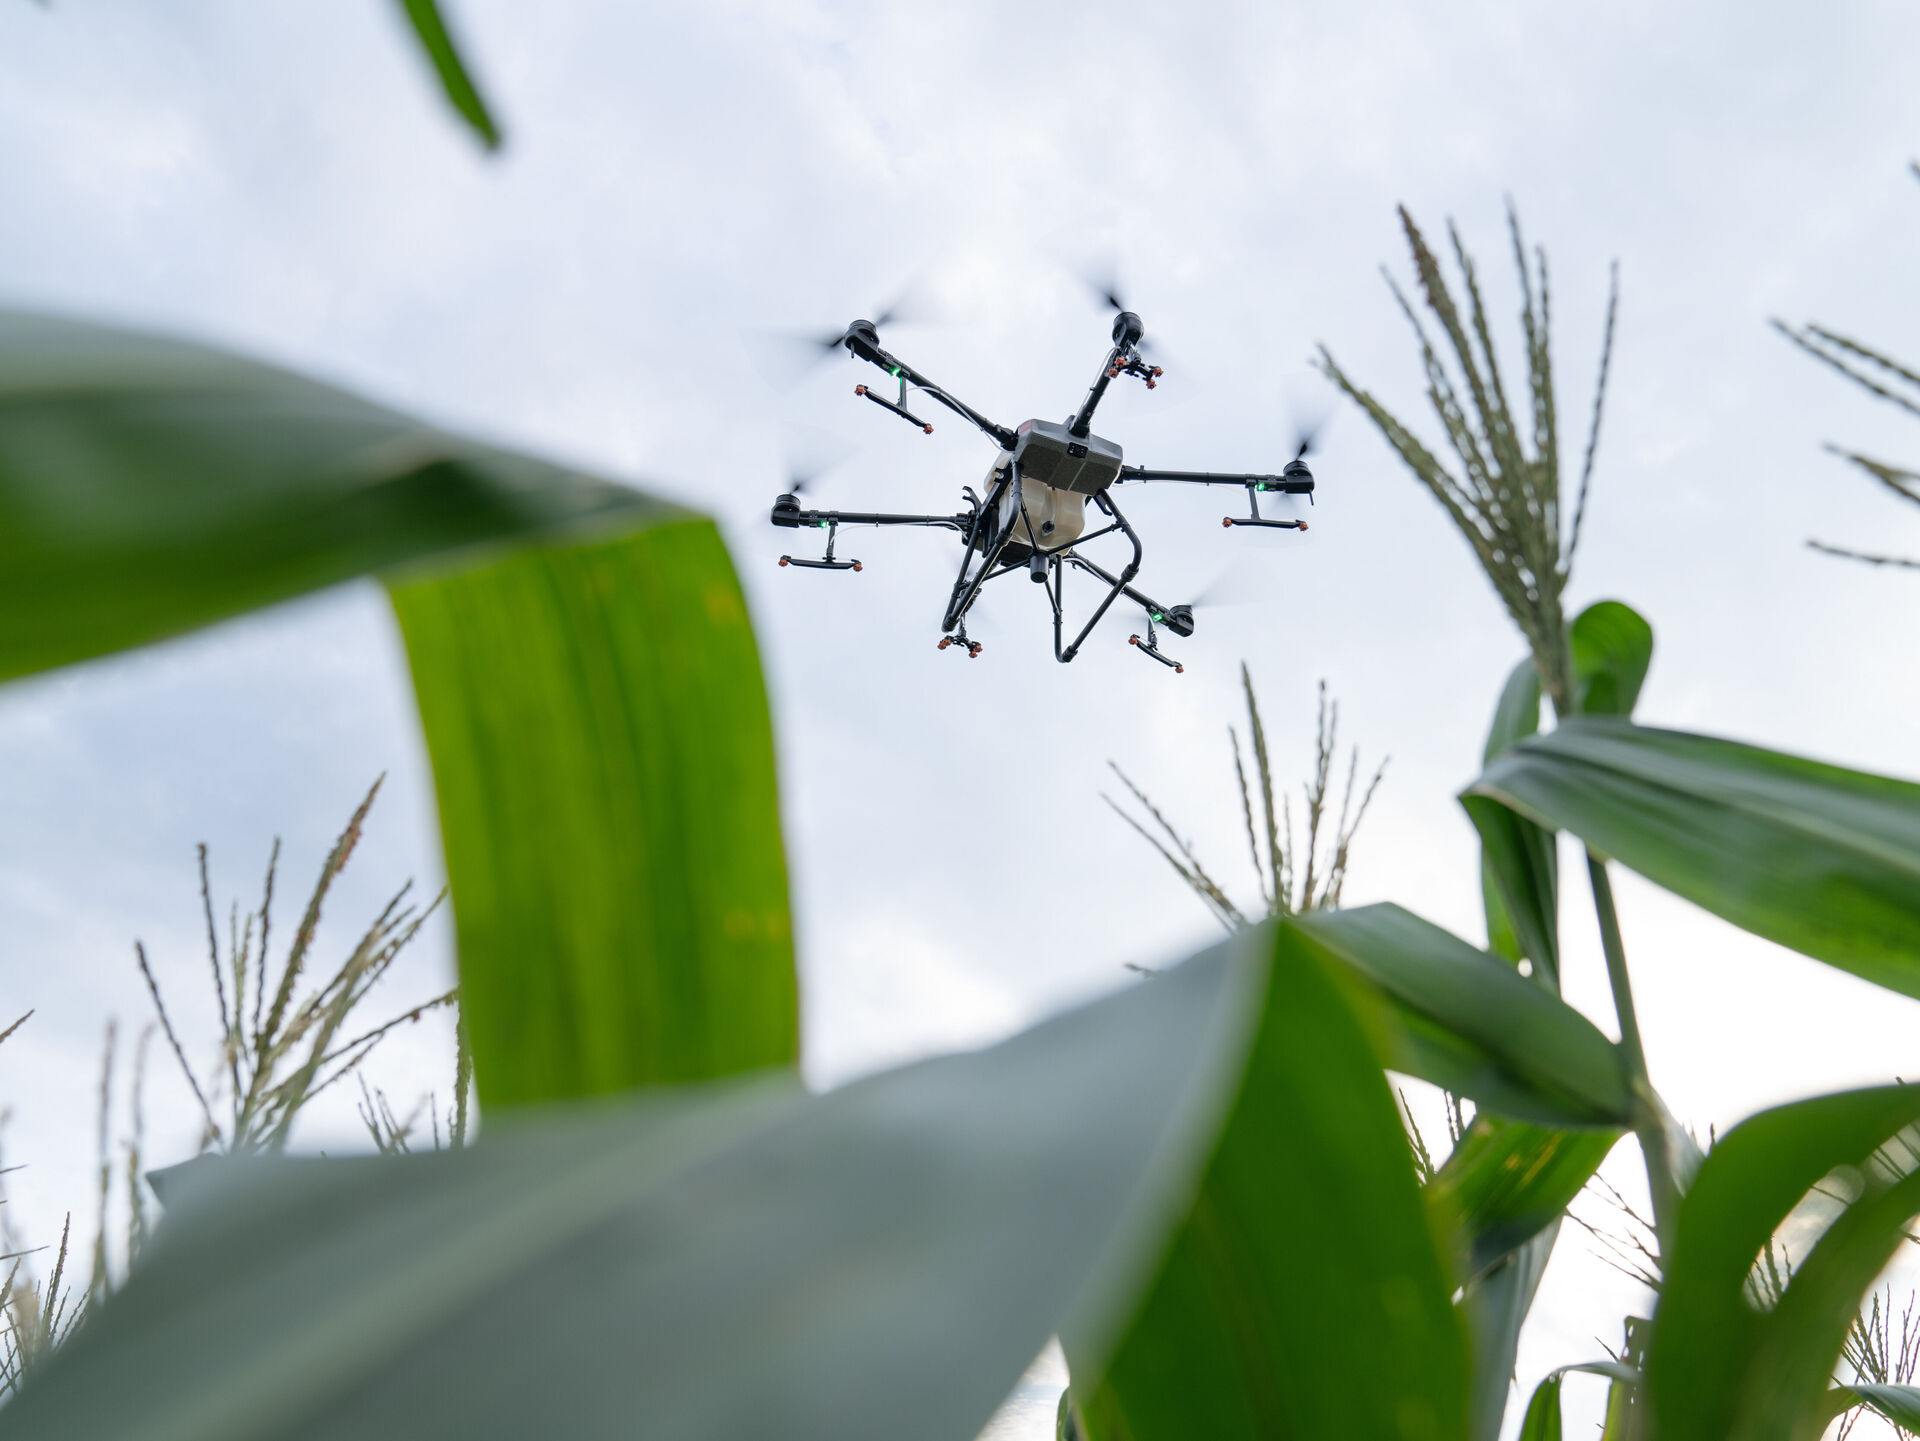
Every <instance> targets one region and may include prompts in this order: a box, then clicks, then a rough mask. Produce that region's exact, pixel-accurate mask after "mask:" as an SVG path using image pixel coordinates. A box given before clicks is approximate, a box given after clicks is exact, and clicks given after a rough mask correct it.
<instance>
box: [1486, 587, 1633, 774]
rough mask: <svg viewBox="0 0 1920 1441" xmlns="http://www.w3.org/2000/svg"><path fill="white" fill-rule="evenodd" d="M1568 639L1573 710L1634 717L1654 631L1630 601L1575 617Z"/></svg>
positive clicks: (1591, 609) (1590, 608) (1598, 605)
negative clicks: (1570, 649) (1571, 652)
mask: <svg viewBox="0 0 1920 1441" xmlns="http://www.w3.org/2000/svg"><path fill="white" fill-rule="evenodd" d="M1568 639H1569V641H1570V642H1571V645H1572V650H1573V689H1574V709H1576V710H1577V711H1579V712H1580V713H1581V714H1582V715H1611V716H1622V717H1625V716H1630V715H1632V714H1633V707H1634V704H1635V703H1636V702H1637V701H1638V700H1639V699H1640V687H1641V686H1642V685H1643V684H1644V683H1645V682H1646V679H1647V667H1648V666H1650V665H1652V664H1653V627H1652V626H1651V625H1649V624H1647V621H1646V619H1645V618H1644V617H1643V616H1641V614H1640V613H1639V612H1638V611H1636V610H1635V609H1634V608H1633V607H1632V606H1630V605H1627V604H1626V603H1625V602H1623V601H1617V600H1603V601H1599V602H1596V603H1595V604H1593V605H1590V606H1588V607H1587V608H1586V609H1585V610H1583V611H1581V612H1580V614H1579V615H1578V616H1576V617H1574V621H1573V624H1572V625H1571V626H1570V627H1569V628H1568ZM1489 759H1491V757H1489Z"/></svg>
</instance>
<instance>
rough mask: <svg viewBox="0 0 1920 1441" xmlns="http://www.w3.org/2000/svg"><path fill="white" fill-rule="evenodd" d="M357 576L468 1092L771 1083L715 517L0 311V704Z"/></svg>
mask: <svg viewBox="0 0 1920 1441" xmlns="http://www.w3.org/2000/svg"><path fill="white" fill-rule="evenodd" d="M654 527H665V528H664V529H661V530H659V531H658V532H657V533H654V532H653V530H652V528H654ZM529 540H537V541H539V542H540V543H541V544H540V548H539V549H538V550H537V551H534V552H528V553H516V552H515V551H514V549H513V546H514V545H518V544H524V543H526V542H527V541H529ZM369 572H374V573H379V574H382V575H384V576H385V577H386V578H387V579H388V580H389V581H390V583H391V585H392V588H393V593H394V596H395V602H396V606H397V608H398V610H399V612H400V616H401V620H402V623H403V626H404V628H405V631H406V636H407V641H408V650H409V656H410V659H411V662H412V666H413V670H414V675H415V681H416V690H417V694H418V697H419V700H420V705H421V712H422V717H423V719H424V721H425V723H426V729H427V739H428V742H429V747H430V750H431V752H432V755H433V760H434V769H435V783H436V786H437V788H438V791H439V799H440V806H441V813H442V817H443V821H444V823H445V826H444V836H445V840H446V851H447V859H448V867H449V873H450V876H451V880H452V886H453V891H454V910H455V919H456V923H457V926H458V929H459V935H460V941H461V949H462V958H461V959H462V971H463V984H464V986H465V987H466V989H467V1003H468V1005H469V1007H470V1012H469V1019H470V1023H471V1024H472V1025H473V1027H474V1031H475V1040H476V1043H477V1044H476V1055H477V1058H478V1072H479V1077H478V1079H479V1085H480V1089H481V1092H482V1094H483V1096H484V1097H485V1098H486V1099H487V1100H489V1101H495V1102H510V1101H520V1100H532V1099H542V1098H550V1097H555V1096H561V1095H574V1094H582V1093H586V1092H591V1091H599V1090H607V1089H612V1088H616V1087H619V1086H623V1085H632V1084H635V1083H637V1082H640V1081H645V1080H662V1079H690V1078H693V1077H698V1076H708V1075H715V1074H721V1073H725V1072H730V1071H738V1070H743V1069H751V1068H755V1067H760V1066H767V1065H776V1064H782V1063H786V1062H790V1061H791V1060H792V1059H793V1057H794V1051H795V1031H796V1021H795V1004H794V994H793V993H794V978H793V970H792V959H791V954H790V947H789V941H788V937H787V921H786V914H787V899H786V881H785V874H784V868H783V864H782V861H781V854H780V820H779V809H778V797H777V794H776V788H775V785H774V777H773V769H772V766H773V762H772V754H773V752H772V742H771V738H770V736H769V733H768V722H767V712H766V701H765V698H764V695H763V694H762V691H761V680H760V672H759V662H758V658H757V656H756V653H755V650H754V645H753V638H752V635H751V632H750V631H749V629H748V627H747V624H746V619H745V614H744V610H743V607H742V605H741V600H740V593H739V588H738V584H737V582H736V580H735V577H734V574H733V571H732V568H731V566H730V564H729V563H728V561H727V557H726V554H725V551H724V550H723V549H722V547H721V546H720V544H719V542H718V539H717V537H716V536H715V534H714V532H713V530H712V527H711V526H710V525H707V524H706V523H705V522H700V521H696V520H694V519H693V518H692V517H691V516H689V514H688V513H687V512H686V511H684V510H682V509H680V508H679V507H676V506H671V505H667V504H665V503H662V502H660V501H656V500H653V499H651V498H649V497H647V496H644V495H641V494H639V493H638V492H635V491H633V490H630V489H627V488H626V487H623V486H618V485H614V484H611V483H609V482H606V481H603V480H600V479H597V478H594V477H592V476H588V475H583V474H580V473H578V472H575V471H571V470H567V469H565V468H563V467H559V466H555V465H549V464H546V463H544V462H541V461H537V460H533V459H530V458H527V457H525V456H520V455H515V454H511V453H508V452H504V451H500V450H497V449H494V448H491V447H486V446H480V445H476V444H473V443H471V442H468V441H465V440H461V439H459V438H457V437H453V436H449V435H446V434H443V433H441V432H439V431H437V430H434V429H432V428H431V427H428V426H425V425H422V424H420V423H419V422H417V421H414V420H411V419H409V418H408V417H406V416H404V415H400V414H398V413H396V412H394V411H391V410H388V409H386V408H384V407H382V406H378V405H375V404H372V403H370V402H368V401H365V400H362V399H360V398H359V397H357V396H354V395H350V394H348V393H346V392H344V391H341V390H338V389H335V388H334V387H331V386H326V385H321V384H319V383H317V382H315V381H312V380H308V379H306V378H304V377H302V376H298V375H294V374H291V373H289V372H287V371H284V370H280V369H277V368H275V367H272V366H267V365H262V364H259V363H258V362H255V361H251V360H247V359H244V358H242V357H238V356H233V355H229V354H225V353H222V352H219V351H215V350H212V349H209V348H206V347H203V346H198V345H191V344H187V343H185V342H181V341H175V340H169V339H165V338H161V337H156V336H150V335H145V334H138V333H132V332H126V331H119V330H112V329H107V328H104V327H100V326H94V325H87V324H80V323H77V322H73V321H68V320H62V319H58V318H54V317H49V316H40V315H24V314H18V313H5V312H0V678H5V677H9V676H16V675H23V674H27V673H29V672H33V671H37V670H44V669H47V668H49V667H52V666H57V665H61V664H65V663H67V662H70V661H76V660H82V659H86V658H88V657H91V656H98V655H104V654H107V653H109V652H112V651H115V650H120V649H124V648H126V647H128V646H134V645H140V644H143V643H146V642H149V641H153V640H158V639H160V638H163V637H166V636H171V635H176V634H179V633H181V632H184V631H188V630H192V629H194V628H195V627H198V626H202V625H206V624H208V623H209V622H212V621H216V620H220V619H223V618H225V617H228V616H231V615H236V614H239V613H241V612H243V611H246V610H250V609H253V608H255V607H257V606H261V605H266V604H269V603H271V602H274V601H279V600H284V599H287V598H288V597H291V596H295V595H299V594H302V593H304V592H307V591H310V590H313V589H315V588H317V587H321V586H326V585H332V584H335V583H337V582H339V581H343V580H347V579H351V578H353V577H355V576H361V575H365V574H368V573H369ZM642 907H644V909H642Z"/></svg>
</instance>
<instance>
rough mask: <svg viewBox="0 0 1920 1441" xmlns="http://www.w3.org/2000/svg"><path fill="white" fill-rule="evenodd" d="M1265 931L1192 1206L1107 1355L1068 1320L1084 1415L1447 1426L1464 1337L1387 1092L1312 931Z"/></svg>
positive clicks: (1461, 1384)
mask: <svg viewBox="0 0 1920 1441" xmlns="http://www.w3.org/2000/svg"><path fill="white" fill-rule="evenodd" d="M1262 934H1265V935H1269V936H1271V937H1272V939H1273V941H1274V943H1275V946H1276V954H1275V963H1274V966H1273V970H1272V980H1271V983H1270V985H1269V987H1268V990H1267V992H1266V995H1265V997H1264V1000H1263V1001H1261V1002H1257V1003H1256V1004H1258V1006H1259V1012H1258V1014H1259V1022H1258V1025H1259V1029H1258V1032H1257V1034H1256V1036H1255V1040H1254V1045H1253V1051H1252V1054H1251V1056H1250V1057H1249V1059H1248V1062H1247V1066H1246V1072H1245V1076H1244V1079H1243V1081H1242V1082H1241V1086H1240V1090H1239V1093H1238V1095H1237V1096H1236V1098H1235V1099H1234V1102H1233V1105H1232V1109H1231V1110H1230V1111H1229V1113H1228V1116H1227V1121H1226V1127H1225V1130H1224V1132H1223V1133H1222V1135H1221V1137H1220V1141H1219V1144H1218V1148H1217V1149H1216V1150H1215V1152H1214V1154H1213V1156H1212V1159H1211V1160H1210V1161H1209V1162H1208V1164H1207V1167H1206V1171H1205V1173H1204V1178H1203V1179H1202V1181H1201V1185H1200V1191H1199V1195H1198V1197H1197V1198H1196V1199H1195V1201H1194V1203H1193V1206H1192V1210H1191V1212H1190V1213H1189V1215H1188V1217H1187V1220H1186V1222H1185V1224H1184V1225H1183V1226H1182V1227H1181V1229H1180V1230H1179V1232H1178V1233H1177V1235H1176V1237H1175V1240H1174V1242H1173V1246H1172V1248H1171V1250H1170V1251H1169V1252H1168V1254H1167V1257H1166V1260H1165V1262H1164V1264H1163V1265H1162V1266H1161V1268H1160V1270H1159V1273H1158V1274H1157V1275H1156V1276H1155V1278H1154V1280H1153V1283H1152V1285H1151V1288H1150V1289H1149V1291H1148V1293H1147V1297H1146V1300H1145V1302H1144V1303H1143V1304H1142V1306H1141V1307H1140V1309H1139V1312H1138V1314H1137V1315H1136V1316H1135V1318H1134V1321H1133V1324H1132V1326H1131V1328H1130V1329H1129V1330H1128V1331H1127V1332H1126V1334H1125V1337H1124V1339H1123V1340H1122V1341H1121V1343H1120V1345H1119V1347H1118V1349H1117V1350H1116V1351H1115V1352H1114V1355H1113V1359H1112V1362H1111V1364H1110V1365H1108V1366H1107V1367H1106V1368H1105V1369H1104V1371H1103V1370H1102V1369H1101V1367H1100V1366H1099V1364H1098V1360H1097V1358H1090V1357H1088V1356H1087V1355H1086V1354H1085V1351H1084V1348H1083V1347H1082V1346H1081V1345H1080V1343H1079V1341H1078V1338H1077V1336H1076V1335H1075V1333H1074V1332H1073V1331H1071V1330H1069V1331H1067V1332H1066V1333H1064V1339H1065V1341H1066V1345H1067V1356H1068V1363H1069V1365H1070V1367H1071V1368H1072V1371H1073V1375H1074V1378H1075V1379H1074V1392H1075V1396H1076V1398H1078V1399H1079V1400H1080V1409H1081V1414H1082V1417H1083V1419H1084V1420H1085V1422H1086V1426H1087V1431H1088V1434H1089V1436H1090V1437H1091V1438H1092V1441H1117V1438H1128V1441H1161V1438H1167V1441H1175V1438H1179V1441H1186V1438H1191V1437H1196V1436H1204V1437H1207V1438H1209V1441H1236V1438H1242V1437H1246V1438H1254V1437H1261V1438H1264V1437H1274V1436H1299V1437H1311V1436H1337V1435H1350V1436H1380V1437H1408V1438H1413V1437H1418V1438H1421V1441H1457V1438H1463V1437H1464V1435H1465V1426H1466V1419H1467V1418H1466V1401H1467V1397H1466V1382H1465V1372H1466V1360H1467V1356H1466V1344H1465V1340H1464V1337H1463V1335H1462V1332H1461V1327H1460V1322H1459V1319H1458V1316H1457V1314H1456V1313H1455V1311H1454V1308H1453V1306H1452V1304H1451V1301H1450V1292H1451V1289H1452V1288H1451V1283H1450V1282H1449V1281H1448V1280H1447V1278H1446V1275H1445V1271H1444V1268H1443V1267H1442V1265H1441V1261H1440V1257H1439V1254H1438V1251H1437V1249H1436V1247H1435V1244H1434V1241H1433V1239H1432V1236H1431V1233H1430V1231H1429V1228H1428V1225H1427V1221H1426V1218H1425V1216H1424V1214H1423V1211H1422V1204H1421V1198H1420V1192H1419V1188H1418V1187H1417V1185H1416V1184H1415V1181H1414V1175H1413V1168H1412V1165H1411V1161H1410V1158H1409V1156H1408V1153H1407V1145H1406V1137H1405V1133H1404V1132H1403V1131H1402V1129H1401V1126H1400V1120H1399V1116H1398V1114H1397V1112H1396V1111H1395V1108H1394V1103H1393V1099H1392V1096H1391V1095H1390V1093H1389V1091H1388V1089H1387V1085H1386V1081H1385V1078H1384V1077H1383V1076H1382V1075H1381V1072H1380V1068H1379V1064H1378V1062H1377V1060H1376V1059H1375V1057H1374V1055H1373V1052H1372V1050H1371V1048H1370V1046H1369V1043H1368V1041H1367V1039H1366V1037H1365V1035H1364V1033H1363V1032H1362V1030H1361V1028H1360V1026H1359V1025H1358V1024H1357V1023H1356V1019H1355V1017H1354V1016H1353V1015H1352V1014H1351V1013H1350V1011H1349V1010H1348V1008H1347V1006H1346V1003H1345V1001H1344V999H1343V997H1342V995H1341V993H1340V989H1339V987H1338V986H1337V985H1336V984H1335V983H1334V982H1333V980H1332V978H1331V977H1330V976H1329V975H1328V974H1327V972H1326V970H1325V965H1326V962H1325V961H1324V959H1323V958H1322V956H1321V954H1320V948H1319V947H1318V946H1317V945H1314V944H1312V943H1309V942H1308V941H1307V939H1306V938H1305V936H1304V935H1303V934H1302V933H1301V932H1300V931H1299V930H1297V929H1296V928H1295V927H1294V926H1293V925H1292V924H1291V923H1284V922H1283V923H1282V924H1281V925H1280V926H1279V927H1278V928H1277V931H1274V932H1263V933H1262ZM1156 984H1157V983H1156ZM1387 1357H1391V1358H1392V1359H1391V1364H1382V1362H1383V1358H1387Z"/></svg>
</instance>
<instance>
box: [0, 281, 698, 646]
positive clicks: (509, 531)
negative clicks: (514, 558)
mask: <svg viewBox="0 0 1920 1441" xmlns="http://www.w3.org/2000/svg"><path fill="white" fill-rule="evenodd" d="M684 515H685V512H684V511H681V510H679V509H678V508H677V507H673V506H669V505H666V504H664V503H662V502H659V501H655V500H652V499H650V498H649V497H647V496H644V495H641V494H639V493H637V492H635V491H632V490H629V489H627V488H625V487H623V486H618V485H613V484H610V483H608V482H606V481H603V480H599V479H596V478H594V477H591V476H587V475H583V474H580V473H578V472H575V471H571V470H568V469H565V468H563V467H560V466H555V465H549V464H546V463H544V462H541V461H537V460H532V459H529V458H528V457H525V456H520V455H514V454H510V453H508V452H505V451H500V450H496V449H493V448H491V447H487V446H481V445H476V444H474V443H472V442H470V441H465V440H461V439H459V438H457V437H454V436H450V435H447V434H445V433H443V432H441V431H438V430H435V429H433V428H432V427H429V426H426V425H422V424H421V423H420V422H418V421H416V420H413V419H410V418H409V417H407V416H404V415H401V414H398V413H397V412H394V411H391V410H388V409H386V408H385V407H383V406H379V405H375V404H372V403H371V402H368V401H365V400H362V399H361V398H359V397H358V396H355V395H351V394H349V393H347V392H345V391H343V390H339V389H336V388H335V387H332V386H328V385H322V384H319V383H318V382H316V381H312V380H308V379H306V378H305V377H303V376H299V375H295V374H293V373H291V372H289V371H285V370H281V369H279V368H277V367H274V366H269V365H263V364H260V363H259V362H257V361H253V360H248V359H244V358H242V357H239V356H234V355H230V354H227V353H225V352H222V351H217V350H213V349H210V348H208V347H205V346H200V345H194V344H190V343H187V342H184V341H178V340H171V339H167V338H164V337H160V336H154V335H148V334H144V333H140V332H134V331H126V330H118V329H110V328H108V327H105V326H97V325H91V324H85V323H82V322H78V321H73V320H66V319H62V318H59V317H55V316H47V315H36V314H27V313H22V312H18V311H5V310H0V680H5V679H9V678H11V677H14V676H21V675H28V674H31V673H33V672H35V671H42V670H48V669H51V668H52V667H55V666H60V665H65V664H67V663H69V662H72V661H77V660H86V659H88V658H89V657H92V656H99V655H106V654H109V653H111V652H113V651H117V650H124V649H126V648H128V647H130V646H136V645H144V644H146V643H147V642H149V641H155V640H159V639H162V638H164V637H166V636H171V635H178V634H181V633H182V632H185V631H190V630H193V629H196V628H197V627H199V626H203V625H206V624H208V623H210V622H212V621H217V620H223V619H225V618H227V617H228V616H233V615H239V614H241V613H243V612H245V611H249V610H253V609H255V608H257V607H259V606H263V605H269V604H271V603H273V602H275V601H280V600H286V599H288V598H289V597H292V596H296V595H303V594H305V593H306V592H308V591H312V590H317V589H319V588H321V587H323V586H328V585H333V584H336V583H337V582H340V581H343V580H349V579H352V578H353V577H355V576H361V575H366V574H368V573H371V572H378V571H383V570H387V569H390V568H393V567H396V566H403V565H405V564H407V563H409V562H414V561H420V560H423V559H432V558H443V557H446V556H449V555H451V554H453V553H456V552H460V551H463V550H467V549H470V548H472V547H475V546H480V545H484V544H486V543H488V542H498V541H506V540H514V539H517V538H520V537H523V536H527V535H532V534H537V533H540V532H545V531H553V530H556V529H573V528H584V527H588V526H591V525H593V524H596V523H597V524H609V525H613V526H616V527H625V528H631V527H635V526H639V525H643V524H649V523H654V522H657V521H659V520H663V519H672V518H679V517H682V516H684Z"/></svg>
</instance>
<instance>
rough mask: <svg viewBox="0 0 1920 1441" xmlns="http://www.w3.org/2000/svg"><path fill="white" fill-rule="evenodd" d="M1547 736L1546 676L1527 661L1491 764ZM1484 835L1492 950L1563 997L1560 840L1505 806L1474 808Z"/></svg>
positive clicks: (1502, 707)
mask: <svg viewBox="0 0 1920 1441" xmlns="http://www.w3.org/2000/svg"><path fill="white" fill-rule="evenodd" d="M1539 729H1540V673H1539V672H1538V671H1537V670H1535V669H1534V665H1533V662H1532V661H1531V660H1523V661H1521V662H1520V663H1519V664H1518V665H1516V666H1515V667H1514V668H1513V670H1512V672H1511V673H1509V674H1508V676H1507V683H1506V685H1505V686H1503V687H1502V688H1501V691H1500V702H1499V704H1498V705H1497V706H1496V707H1495V708H1494V713H1493V725H1492V726H1491V728H1490V729H1489V731H1488V734H1487V745H1486V754H1485V761H1486V762H1491V761H1492V760H1493V758H1494V757H1495V756H1497V755H1500V754H1501V753H1503V752H1504V751H1506V750H1507V749H1508V747H1510V746H1512V745H1514V744H1515V743H1516V742H1518V741H1521V740H1524V739H1526V738H1527V737H1528V736H1530V735H1535V734H1537V733H1538V732H1539ZM1467 814H1468V816H1469V817H1470V818H1471V819H1472V821H1473V824H1474V827H1475V828H1476V829H1477V830H1478V831H1479V832H1480V845H1481V862H1480V870H1481V877H1480V886H1481V891H1482V894H1483V897H1484V899H1485V903H1486V910H1487V949H1488V950H1490V951H1492V952H1493V953H1494V954H1495V955H1500V956H1505V957H1506V958H1507V959H1508V960H1515V961H1517V960H1519V959H1520V958H1521V957H1522V956H1525V957H1526V958H1527V959H1528V960H1530V961H1532V962H1533V965H1534V976H1535V978H1536V979H1537V980H1539V981H1540V983H1541V984H1542V985H1544V986H1546V987H1547V989H1549V990H1551V991H1554V992H1556V993H1557V992H1558V991H1559V989H1560V939H1559V867H1558V862H1557V858H1556V857H1555V855H1554V850H1553V836H1552V835H1551V834H1550V833H1549V832H1547V831H1544V830H1542V829H1541V828H1540V827H1539V826H1537V825H1535V824H1534V823H1533V822H1532V821H1530V820H1528V819H1526V818H1525V817H1524V816H1518V815H1515V814H1514V813H1513V812H1512V811H1510V810H1508V809H1507V808H1506V807H1504V806H1496V805H1488V804H1484V803H1478V802H1471V801H1470V802H1468V803H1467Z"/></svg>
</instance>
